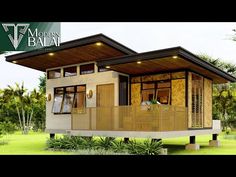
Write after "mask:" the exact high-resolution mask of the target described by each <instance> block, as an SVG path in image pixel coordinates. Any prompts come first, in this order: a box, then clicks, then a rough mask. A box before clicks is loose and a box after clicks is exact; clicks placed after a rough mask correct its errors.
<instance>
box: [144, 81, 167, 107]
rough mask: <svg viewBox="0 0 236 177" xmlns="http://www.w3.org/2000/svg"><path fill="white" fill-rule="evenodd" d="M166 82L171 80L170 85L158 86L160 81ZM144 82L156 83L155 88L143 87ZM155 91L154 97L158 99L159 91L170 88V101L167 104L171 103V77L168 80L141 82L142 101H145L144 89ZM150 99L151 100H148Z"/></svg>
mask: <svg viewBox="0 0 236 177" xmlns="http://www.w3.org/2000/svg"><path fill="white" fill-rule="evenodd" d="M164 82H169V83H170V84H169V87H161V88H158V84H159V83H164ZM143 84H154V87H153V88H143ZM145 90H146V91H153V97H154V98H155V99H157V96H158V91H162V90H168V91H169V95H168V103H167V104H166V105H171V79H168V80H159V81H147V82H141V101H142V102H143V101H144V100H143V91H145ZM148 101H150V100H148ZM161 104H165V103H161Z"/></svg>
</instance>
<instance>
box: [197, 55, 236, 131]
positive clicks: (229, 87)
mask: <svg viewBox="0 0 236 177" xmlns="http://www.w3.org/2000/svg"><path fill="white" fill-rule="evenodd" d="M198 56H199V57H200V58H201V59H203V60H205V61H207V62H209V63H211V64H212V65H214V66H216V67H218V68H219V69H221V70H223V71H225V72H227V73H229V74H231V75H233V76H236V66H235V65H234V64H231V63H227V62H223V61H222V60H221V59H219V58H217V59H215V58H212V57H210V56H208V55H206V54H201V55H198ZM235 93H236V84H235V83H225V84H214V85H213V119H220V120H221V121H222V126H223V130H225V129H226V128H227V127H232V126H233V125H235V122H236V113H235V110H236V109H235V108H236V98H235Z"/></svg>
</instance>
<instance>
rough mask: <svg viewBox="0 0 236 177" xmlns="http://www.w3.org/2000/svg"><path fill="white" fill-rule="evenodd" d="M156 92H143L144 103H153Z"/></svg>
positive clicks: (151, 90)
mask: <svg viewBox="0 0 236 177" xmlns="http://www.w3.org/2000/svg"><path fill="white" fill-rule="evenodd" d="M154 95H155V90H154V89H150V90H142V101H151V100H153V99H155V97H154Z"/></svg>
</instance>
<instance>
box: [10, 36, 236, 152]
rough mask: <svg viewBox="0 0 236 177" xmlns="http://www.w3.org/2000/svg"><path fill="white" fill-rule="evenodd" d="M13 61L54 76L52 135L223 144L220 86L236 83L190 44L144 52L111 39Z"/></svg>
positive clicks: (50, 84) (49, 115)
mask: <svg viewBox="0 0 236 177" xmlns="http://www.w3.org/2000/svg"><path fill="white" fill-rule="evenodd" d="M6 60H7V61H8V62H12V63H15V64H18V65H22V66H25V67H29V68H33V69H36V70H39V71H43V72H46V73H47V82H46V93H47V103H46V130H47V132H49V133H50V134H51V137H53V136H54V135H55V133H64V134H70V135H80V136H107V137H126V138H129V137H146V138H147V137H148V138H153V139H161V138H168V137H178V136H189V137H190V144H189V145H187V148H194V149H198V148H199V146H197V145H196V144H195V136H196V135H200V134H212V135H213V140H212V141H210V145H218V143H219V142H218V141H217V134H219V133H220V131H221V130H220V124H219V121H214V120H212V85H213V84H221V83H226V82H235V81H236V78H235V77H233V76H231V75H229V74H228V73H226V72H224V71H222V70H220V69H218V68H216V67H215V66H213V65H211V64H209V63H207V62H205V61H203V60H201V59H200V58H198V57H197V56H196V55H194V54H192V53H191V52H189V51H187V50H185V49H184V48H182V47H174V48H167V49H162V50H156V51H151V52H145V53H136V52H135V51H133V50H131V49H129V48H128V47H126V46H124V45H122V44H120V43H118V42H116V41H114V40H112V39H110V38H109V37H107V36H105V35H103V34H98V35H94V36H89V37H86V38H81V39H77V40H73V41H69V42H65V43H62V44H61V45H60V46H59V47H57V48H55V49H51V50H35V51H30V52H24V53H20V54H16V55H11V56H7V57H6ZM156 101H157V102H156ZM150 103H153V104H150ZM155 103H159V104H155Z"/></svg>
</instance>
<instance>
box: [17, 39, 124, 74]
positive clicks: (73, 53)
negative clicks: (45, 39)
mask: <svg viewBox="0 0 236 177" xmlns="http://www.w3.org/2000/svg"><path fill="white" fill-rule="evenodd" d="M53 54H54V55H53V56H50V55H49V53H46V54H41V55H37V56H32V57H28V58H24V59H21V60H16V61H15V62H14V63H16V64H19V65H22V66H26V67H29V68H33V69H37V70H40V71H46V69H49V68H55V67H61V66H66V65H73V64H79V63H83V62H89V61H99V60H101V59H107V58H111V57H118V56H123V55H125V54H124V53H123V52H121V51H119V50H117V49H115V48H113V47H111V46H109V45H107V44H105V43H102V45H99V46H98V45H96V43H92V44H88V45H85V46H79V47H74V48H70V49H65V50H60V51H56V52H54V53H53Z"/></svg>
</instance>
